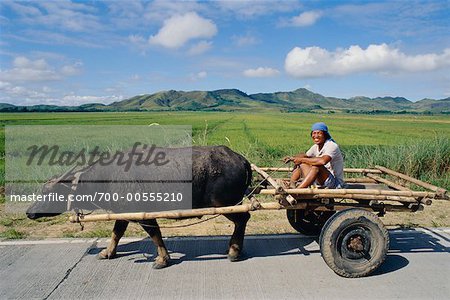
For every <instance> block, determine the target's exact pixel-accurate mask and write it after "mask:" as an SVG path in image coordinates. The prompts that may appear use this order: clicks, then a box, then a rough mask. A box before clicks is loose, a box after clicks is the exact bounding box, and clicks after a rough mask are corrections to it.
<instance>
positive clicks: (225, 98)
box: [0, 88, 450, 113]
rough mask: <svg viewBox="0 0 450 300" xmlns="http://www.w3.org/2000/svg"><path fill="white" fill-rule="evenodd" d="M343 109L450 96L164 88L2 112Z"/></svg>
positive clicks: (434, 103)
mask: <svg viewBox="0 0 450 300" xmlns="http://www.w3.org/2000/svg"><path fill="white" fill-rule="evenodd" d="M240 110H243V111H245V110H252V111H265V110H279V111H284V112H295V111H298V112H300V111H311V112H317V111H319V112H320V111H340V112H353V113H450V98H445V99H441V100H434V99H422V100H420V101H417V102H412V101H410V100H408V99H406V98H403V97H376V98H368V97H363V96H357V97H352V98H349V99H343V98H335V97H325V96H323V95H320V94H317V93H314V92H311V91H309V90H307V89H305V88H300V89H297V90H294V91H291V92H275V93H257V94H250V95H248V94H246V93H244V92H242V91H240V90H237V89H222V90H215V91H189V92H184V91H175V90H169V91H161V92H158V93H154V94H145V95H139V96H135V97H132V98H129V99H126V100H122V101H117V102H113V103H111V104H109V105H105V104H100V103H90V104H84V105H80V106H55V105H34V106H15V105H12V104H8V103H0V112H31V111H36V112H39V111H47V112H48V111H55V112H64V111H67V112H84V111H240Z"/></svg>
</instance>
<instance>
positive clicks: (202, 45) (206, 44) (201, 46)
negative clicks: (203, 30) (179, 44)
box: [188, 41, 212, 55]
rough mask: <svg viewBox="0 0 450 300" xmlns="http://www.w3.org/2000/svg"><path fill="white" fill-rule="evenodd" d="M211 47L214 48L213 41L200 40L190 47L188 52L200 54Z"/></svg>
mask: <svg viewBox="0 0 450 300" xmlns="http://www.w3.org/2000/svg"><path fill="white" fill-rule="evenodd" d="M211 48H212V42H210V41H200V42H198V43H197V44H195V45H193V46H192V47H191V48H190V49H189V51H188V54H189V55H199V54H202V53H205V52H206V51H208V50H209V49H211Z"/></svg>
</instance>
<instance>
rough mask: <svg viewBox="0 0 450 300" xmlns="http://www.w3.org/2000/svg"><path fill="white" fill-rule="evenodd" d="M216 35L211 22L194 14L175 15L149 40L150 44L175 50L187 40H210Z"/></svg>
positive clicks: (214, 25) (215, 27)
mask: <svg viewBox="0 0 450 300" xmlns="http://www.w3.org/2000/svg"><path fill="white" fill-rule="evenodd" d="M216 33H217V26H216V24H214V22H213V21H211V20H209V19H205V18H202V17H200V16H199V15H198V14H197V13H195V12H189V13H186V14H184V15H175V16H173V17H171V18H169V19H168V20H166V21H164V25H163V27H162V28H161V29H160V30H159V32H158V33H157V34H156V35H153V36H151V37H150V38H149V42H150V43H151V44H155V45H160V46H163V47H165V48H172V49H176V48H179V47H181V46H183V45H184V44H185V43H187V42H188V41H189V40H192V39H197V38H211V37H213V36H215V35H216Z"/></svg>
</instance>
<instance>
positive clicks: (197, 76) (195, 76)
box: [189, 71, 208, 81]
mask: <svg viewBox="0 0 450 300" xmlns="http://www.w3.org/2000/svg"><path fill="white" fill-rule="evenodd" d="M206 76H208V73H207V72H206V71H200V72H198V73H196V74H190V75H189V78H190V79H191V80H193V81H195V80H199V79H203V78H206Z"/></svg>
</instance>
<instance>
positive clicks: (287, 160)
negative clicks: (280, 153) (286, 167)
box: [283, 156, 294, 164]
mask: <svg viewBox="0 0 450 300" xmlns="http://www.w3.org/2000/svg"><path fill="white" fill-rule="evenodd" d="M293 160H294V158H293V157H292V156H285V157H283V161H284V163H285V164H287V163H289V162H291V161H293Z"/></svg>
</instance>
